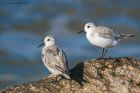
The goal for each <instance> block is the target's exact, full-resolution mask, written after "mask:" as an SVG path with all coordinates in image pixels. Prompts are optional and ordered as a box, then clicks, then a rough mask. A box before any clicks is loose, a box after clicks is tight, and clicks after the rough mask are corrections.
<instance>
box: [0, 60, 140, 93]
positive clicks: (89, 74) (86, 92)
mask: <svg viewBox="0 0 140 93" xmlns="http://www.w3.org/2000/svg"><path fill="white" fill-rule="evenodd" d="M70 72H71V78H72V79H71V80H66V79H60V80H59V81H55V80H54V79H52V78H47V77H45V78H44V79H41V80H39V81H35V82H31V83H24V84H21V85H18V86H13V87H9V88H6V89H4V90H1V91H0V93H140V61H139V60H136V59H132V58H107V59H96V60H94V59H92V60H88V61H86V62H84V63H79V64H77V65H76V66H75V67H74V68H73V69H71V70H70ZM59 77H60V76H57V77H56V78H59Z"/></svg>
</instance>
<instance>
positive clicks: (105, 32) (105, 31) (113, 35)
mask: <svg viewBox="0 0 140 93" xmlns="http://www.w3.org/2000/svg"><path fill="white" fill-rule="evenodd" d="M97 31H98V32H99V35H100V36H101V37H103V38H107V39H114V40H118V39H120V37H121V35H120V34H119V33H117V32H115V31H113V30H112V29H110V28H107V27H105V26H98V27H97Z"/></svg>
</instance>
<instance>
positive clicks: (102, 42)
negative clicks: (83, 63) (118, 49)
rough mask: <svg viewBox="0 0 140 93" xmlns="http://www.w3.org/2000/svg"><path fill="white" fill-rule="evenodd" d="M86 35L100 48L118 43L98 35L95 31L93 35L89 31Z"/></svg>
mask: <svg viewBox="0 0 140 93" xmlns="http://www.w3.org/2000/svg"><path fill="white" fill-rule="evenodd" d="M86 37H87V39H88V41H89V42H90V43H91V44H93V45H95V46H99V47H102V48H111V47H114V46H116V45H117V44H118V41H116V40H113V39H107V38H103V37H101V36H99V34H98V33H95V34H93V35H91V34H90V33H87V34H86Z"/></svg>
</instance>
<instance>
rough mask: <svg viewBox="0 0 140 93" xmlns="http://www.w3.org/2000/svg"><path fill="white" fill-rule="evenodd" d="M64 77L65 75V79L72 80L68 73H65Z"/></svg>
mask: <svg viewBox="0 0 140 93" xmlns="http://www.w3.org/2000/svg"><path fill="white" fill-rule="evenodd" d="M62 75H63V77H64V78H65V79H71V78H70V76H69V75H68V74H66V73H63V74H62Z"/></svg>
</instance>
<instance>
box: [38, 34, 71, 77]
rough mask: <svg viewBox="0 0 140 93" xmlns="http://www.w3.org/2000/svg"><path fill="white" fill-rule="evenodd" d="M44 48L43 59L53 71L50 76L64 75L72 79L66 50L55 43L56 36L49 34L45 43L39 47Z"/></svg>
mask: <svg viewBox="0 0 140 93" xmlns="http://www.w3.org/2000/svg"><path fill="white" fill-rule="evenodd" d="M42 45H44V47H43V48H42V61H43V63H44V65H45V66H46V67H47V68H48V70H49V71H50V72H51V73H52V74H51V75H50V76H49V77H55V76H57V75H62V76H64V78H66V79H70V76H69V71H68V63H67V59H66V55H65V53H64V51H63V50H62V49H61V48H59V46H57V45H55V38H54V37H53V36H51V35H48V36H46V37H45V39H44V43H42V44H40V45H39V46H38V47H41V46H42Z"/></svg>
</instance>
